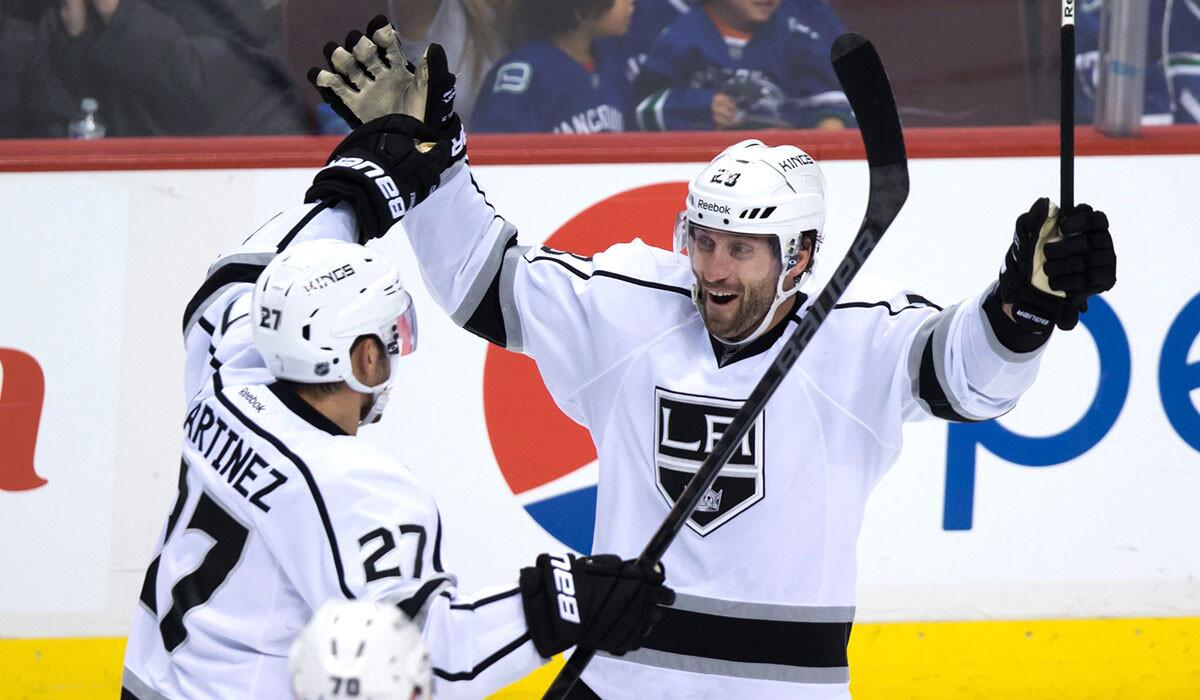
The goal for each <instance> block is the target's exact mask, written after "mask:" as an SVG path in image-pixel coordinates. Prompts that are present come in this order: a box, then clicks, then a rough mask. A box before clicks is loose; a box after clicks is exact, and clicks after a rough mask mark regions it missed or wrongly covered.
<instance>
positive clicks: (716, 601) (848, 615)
mask: <svg viewBox="0 0 1200 700" xmlns="http://www.w3.org/2000/svg"><path fill="white" fill-rule="evenodd" d="M670 607H672V608H675V609H676V610H686V611H688V612H697V613H705V614H708V615H721V616H723V617H737V618H742V619H747V620H776V621H779V622H854V606H853V605H835V606H829V607H822V606H810V605H777V604H773V603H746V602H742V601H738V600H721V599H720V598H703V597H701V596H697V595H687V594H686V593H676V594H675V602H674V603H673V604H672V605H671V606H670Z"/></svg>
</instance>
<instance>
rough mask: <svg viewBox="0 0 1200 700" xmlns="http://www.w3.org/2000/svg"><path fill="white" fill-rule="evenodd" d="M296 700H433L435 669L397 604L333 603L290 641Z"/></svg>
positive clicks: (415, 628)
mask: <svg viewBox="0 0 1200 700" xmlns="http://www.w3.org/2000/svg"><path fill="white" fill-rule="evenodd" d="M288 667H289V669H290V670H291V674H292V692H293V693H295V695H296V700H318V699H319V698H341V697H350V698H354V697H358V698H370V699H371V700H418V699H419V700H429V698H431V697H432V695H433V691H432V684H433V669H432V668H431V667H430V664H429V654H428V652H427V651H426V650H425V644H424V643H423V642H422V641H421V630H420V628H419V627H417V625H416V624H415V623H413V622H412V620H409V619H408V617H407V616H406V615H405V614H404V613H403V612H401V611H400V609H399V608H397V607H396V606H394V605H387V604H385V603H380V602H375V601H366V600H335V601H330V602H328V603H326V604H324V605H322V606H321V609H320V610H318V611H317V614H316V615H315V616H313V619H312V620H310V621H309V623H308V625H307V626H305V628H304V630H303V631H302V632H301V633H300V635H299V636H298V637H296V641H295V642H293V643H292V650H291V654H290V655H289V658H288Z"/></svg>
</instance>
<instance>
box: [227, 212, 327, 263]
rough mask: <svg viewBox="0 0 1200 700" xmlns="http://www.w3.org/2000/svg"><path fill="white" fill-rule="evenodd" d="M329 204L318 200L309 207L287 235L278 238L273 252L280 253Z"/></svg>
mask: <svg viewBox="0 0 1200 700" xmlns="http://www.w3.org/2000/svg"><path fill="white" fill-rule="evenodd" d="M330 206H332V203H331V202H328V201H325V202H320V203H319V204H317V206H315V207H313V208H312V209H309V210H308V213H307V214H305V215H304V216H303V217H301V219H300V221H298V222H296V225H295V226H293V227H292V230H291V231H288V232H287V235H285V236H284V237H283V238H281V239H280V240H279V245H277V246H275V252H276V253H282V252H283V249H284V248H286V247H288V245H289V244H290V243H291V242H292V240H293V239H295V238H296V235H297V234H299V233H300V232H301V231H303V230H304V227H305V226H307V225H308V222H310V221H312V220H313V219H315V218H317V214H320V213H321V212H323V211H325V210H326V209H328V208H329V207H330ZM246 240H249V239H246Z"/></svg>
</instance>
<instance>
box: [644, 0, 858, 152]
mask: <svg viewBox="0 0 1200 700" xmlns="http://www.w3.org/2000/svg"><path fill="white" fill-rule="evenodd" d="M843 31H844V30H843V27H842V22H841V20H840V19H839V18H838V16H837V14H836V13H835V12H834V11H833V9H832V8H831V7H830V6H829V5H828V3H826V2H825V0H784V2H783V3H782V4H781V5H780V7H779V9H778V10H776V11H775V13H774V14H773V15H771V18H770V19H768V20H767V21H766V22H764V23H762V24H761V25H759V26H758V27H757V28H756V29H755V30H754V33H753V34H752V35H751V37H750V38H749V40H748V41H746V42H745V44H744V45H739V44H734V43H729V42H726V40H725V37H724V36H722V34H721V32H720V30H719V29H718V28H717V26H716V25H715V24H714V23H713V21H712V20H711V19H710V18H709V16H708V13H706V12H705V11H704V7H703V6H698V7H696V8H695V9H693V10H691V11H690V12H688V13H687V14H685V15H683V16H681V17H679V18H678V19H676V20H675V21H674V22H672V23H671V24H670V25H669V26H668V27H667V29H666V30H665V31H664V32H663V33H662V35H661V36H659V38H658V41H657V42H655V44H654V46H653V47H652V48H651V49H650V52H649V54H647V56H646V61H645V65H643V66H642V70H641V73H640V75H639V76H638V82H637V87H636V90H635V92H636V95H637V106H636V118H637V123H638V128H640V129H645V130H666V129H713V128H715V125H714V123H713V117H712V100H713V96H714V95H716V94H717V93H724V94H727V95H729V96H730V97H732V98H733V99H734V101H735V102H736V103H737V106H738V110H739V113H740V114H739V116H740V121H739V126H740V127H741V128H763V127H785V128H786V127H797V128H807V127H812V126H816V125H817V123H818V122H820V121H821V120H822V119H824V118H826V117H837V118H839V119H842V120H843V121H844V122H846V123H852V122H853V113H852V112H851V110H850V104H849V102H847V100H846V96H845V94H843V93H842V90H841V86H840V85H839V84H838V81H837V77H836V76H835V75H834V73H833V68H832V66H831V64H830V60H829V52H830V48H831V47H832V45H833V42H834V40H835V39H837V37H838V36H840V35H841V34H842V32H843Z"/></svg>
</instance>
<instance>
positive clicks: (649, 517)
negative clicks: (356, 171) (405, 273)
mask: <svg viewBox="0 0 1200 700" xmlns="http://www.w3.org/2000/svg"><path fill="white" fill-rule="evenodd" d="M326 80H327V81H329V84H331V85H332V84H334V83H333V82H332V76H330V77H328V78H326ZM430 80H431V81H432V80H433V78H432V77H431V78H430ZM411 83H412V80H411V79H410V78H407V77H406V76H405V75H403V74H401V75H399V76H395V75H391V74H389V73H384V72H381V73H378V74H376V75H375V76H374V77H373V78H372V79H371V80H369V81H361V82H360V83H359V84H357V85H356V86H355V89H353V90H352V89H350V88H349V87H348V86H340V87H335V88H332V89H333V92H334V93H335V94H336V96H337V97H338V98H339V99H340V100H342V101H343V104H344V106H345V107H347V108H349V109H352V110H358V113H359V114H360V115H361V117H362V119H363V120H364V121H368V120H370V119H372V118H373V117H375V116H377V115H378V113H377V112H372V111H371V110H372V105H389V104H390V105H393V106H394V107H396V108H399V107H401V106H402V102H403V101H402V100H401V99H399V98H398V97H397V95H399V94H400V93H407V92H408V91H409V90H411ZM385 95H391V96H392V97H390V98H387V99H385V98H384V97H382V96H385ZM430 101H431V103H439V102H440V103H442V104H441V106H439V107H435V108H433V110H434V113H440V112H443V111H444V108H445V104H444V100H440V99H439V98H435V97H434V96H433V95H432V94H431V95H430ZM427 108H428V105H427ZM389 119H390V118H388V117H384V118H382V119H376V120H375V121H370V122H369V123H368V124H367V125H366V126H364V127H363V133H369V132H372V131H373V130H376V131H377V130H385V131H386V130H387V128H388V127H387V126H386V124H387V123H388V120H389ZM443 123H444V122H439V121H431V120H429V119H428V112H427V118H426V124H427V125H429V126H431V127H434V129H435V130H436V129H437V128H439V125H440V124H443ZM390 133H392V134H393V135H394V137H395V138H400V137H401V136H403V132H397V131H393V132H390ZM412 135H413V136H416V137H417V138H426V137H427V135H426V132H421V133H420V134H417V133H413V134H412ZM451 136H459V132H458V131H457V130H451V131H449V132H447V131H442V132H441V133H440V134H439V136H438V138H439V141H445V140H446V139H448V138H450V137H451ZM825 200H826V191H825V179H824V177H823V175H822V173H821V170H820V168H819V167H818V165H817V164H816V163H815V162H814V161H813V159H812V158H811V157H809V155H808V154H806V153H805V152H804V151H802V150H800V149H799V148H796V147H794V146H776V147H768V146H766V145H764V144H763V143H761V142H759V141H754V140H750V141H743V142H741V143H738V144H736V145H734V146H732V147H730V148H728V149H726V150H725V151H724V152H722V153H720V154H719V155H718V156H717V157H716V158H715V159H713V161H712V162H711V163H710V164H708V166H706V167H705V168H703V169H702V170H701V171H700V172H699V174H698V175H697V176H696V177H695V179H693V180H692V181H691V183H690V185H689V188H688V194H687V200H686V203H685V210H684V212H682V214H681V217H680V219H679V222H678V227H677V230H676V246H675V247H676V250H674V251H669V250H660V249H657V248H653V247H651V246H648V245H646V244H644V243H642V242H641V241H637V240H635V241H633V242H632V243H624V244H619V245H615V246H613V247H611V248H609V249H608V250H606V251H604V252H602V253H599V254H597V255H596V256H594V257H592V258H588V257H582V256H578V255H573V254H570V253H564V252H559V251H555V250H550V249H547V248H537V247H529V246H525V245H521V244H520V243H519V242H518V239H517V231H516V229H515V227H514V226H513V225H512V224H511V223H509V222H508V221H506V220H505V219H503V218H501V217H500V216H499V215H498V214H497V213H496V211H495V210H494V209H493V208H492V207H491V206H490V205H489V204H488V202H487V200H486V199H485V198H484V194H483V193H482V192H481V190H480V188H479V187H478V185H477V184H476V183H475V182H474V180H473V179H472V177H471V173H470V169H469V166H468V165H467V163H466V162H465V160H459V161H457V162H455V163H454V164H453V165H451V166H450V167H449V168H448V169H447V170H446V171H445V172H443V173H442V176H441V181H440V186H439V187H438V189H437V191H436V192H435V193H433V194H432V195H431V196H430V197H429V198H428V199H426V200H425V201H424V202H422V203H421V204H419V205H417V206H416V207H415V208H414V209H413V210H412V211H411V212H409V213H408V214H407V216H406V218H405V219H404V228H405V229H406V230H407V233H408V236H409V240H410V241H411V243H412V248H413V250H414V252H415V254H416V256H417V258H418V261H419V263H420V266H421V271H422V274H423V276H424V279H425V282H426V284H427V285H428V287H429V288H430V291H431V292H432V295H433V297H434V298H435V299H436V300H437V301H438V303H439V304H440V305H441V306H442V307H443V309H444V310H445V311H446V313H447V314H449V315H450V317H451V318H452V319H453V320H454V321H456V322H457V323H459V324H460V325H462V326H463V327H464V328H466V329H467V330H470V331H472V332H474V333H476V334H478V335H480V336H482V337H484V338H486V339H488V340H489V341H491V342H493V343H495V344H497V345H499V346H501V347H504V348H507V349H509V350H511V351H514V352H521V353H524V354H526V355H528V356H530V357H532V358H533V359H534V360H535V361H536V363H537V366H538V369H539V371H540V373H541V377H542V379H543V381H544V382H545V384H546V387H547V388H548V389H549V391H550V393H551V395H552V396H553V397H554V400H555V401H556V403H557V405H558V406H559V407H560V408H561V409H562V410H563V411H564V412H565V413H567V415H569V416H570V417H571V418H573V419H574V420H576V421H578V422H579V423H580V424H582V425H584V426H586V427H587V428H588V430H589V431H590V432H591V436H592V439H593V441H594V443H595V445H596V449H597V452H598V453H599V465H600V468H599V472H600V473H599V489H598V495H597V506H596V534H595V541H594V547H595V548H596V549H597V550H601V551H616V552H621V553H624V554H627V555H628V554H632V553H634V552H637V551H639V550H641V548H642V547H643V545H644V544H645V543H646V540H647V538H648V537H649V536H650V533H652V532H653V531H654V530H655V529H656V528H657V527H658V525H659V524H660V523H661V521H662V520H663V518H664V516H665V515H666V513H667V512H668V510H669V509H670V506H671V505H672V503H673V502H674V499H675V498H676V497H678V495H679V494H680V493H681V491H682V490H683V488H684V485H685V484H686V483H687V481H688V480H689V479H690V478H691V476H692V475H693V474H694V473H695V471H696V470H697V468H698V467H699V465H700V463H701V462H702V460H703V459H704V457H705V456H706V455H707V454H708V452H709V451H710V450H711V449H712V447H713V445H714V444H715V443H716V442H717V440H718V439H719V437H720V435H721V431H722V428H723V427H724V426H725V425H728V423H729V422H730V419H731V416H732V415H733V413H734V412H735V411H736V410H737V408H738V407H739V406H740V405H742V403H743V402H744V400H745V398H746V397H747V396H748V395H749V393H750V391H751V389H752V387H753V386H754V385H755V384H756V383H757V381H758V380H759V379H760V378H761V377H762V376H763V373H764V371H765V370H766V368H767V366H768V365H769V364H770V363H771V362H772V361H773V360H774V359H775V357H776V355H777V354H778V353H779V351H780V348H781V347H782V346H783V344H784V342H783V340H782V338H783V336H784V334H785V333H787V332H788V331H789V330H790V329H792V328H793V326H794V324H795V323H797V321H798V319H800V318H802V317H803V316H804V314H805V313H807V311H808V309H809V308H810V307H811V304H812V299H811V298H809V297H808V296H807V295H806V294H805V292H804V289H803V287H804V282H805V280H806V278H807V277H808V275H809V273H810V272H811V270H812V265H813V261H814V259H815V257H816V255H817V254H818V249H819V245H820V242H821V239H822V235H823V229H824V225H825ZM1060 231H1061V232H1063V233H1066V234H1068V236H1067V238H1065V239H1061V240H1060V239H1059V233H1060ZM1115 263H1116V259H1115V254H1114V252H1113V248H1112V240H1111V237H1110V236H1109V232H1108V222H1107V220H1106V218H1105V216H1104V215H1103V214H1102V213H1100V212H1096V211H1093V210H1092V209H1091V208H1090V207H1088V206H1086V205H1080V206H1079V207H1076V208H1075V209H1073V210H1072V211H1071V212H1068V213H1067V214H1065V215H1060V214H1059V212H1058V211H1057V210H1056V208H1055V207H1054V206H1053V205H1052V204H1050V202H1049V201H1048V200H1046V199H1040V200H1038V201H1037V202H1036V203H1035V204H1034V205H1033V207H1032V208H1031V209H1030V210H1029V212H1027V213H1025V214H1022V215H1021V216H1020V217H1019V218H1018V219H1017V224H1016V234H1015V236H1014V239H1013V243H1012V245H1011V247H1010V248H1009V251H1008V254H1007V257H1006V258H1005V260H1004V264H1003V267H1002V269H1001V272H1000V275H999V279H998V280H996V281H994V282H992V283H991V284H987V285H985V284H983V283H982V282H981V285H980V286H981V288H982V289H980V290H979V291H978V292H977V293H976V294H975V295H974V296H972V297H970V298H968V299H966V300H964V301H962V302H961V303H958V304H955V305H953V306H950V307H948V308H945V309H943V308H941V307H938V306H937V305H935V304H933V303H932V302H930V301H928V300H926V299H925V298H924V297H922V296H920V295H917V294H913V293H906V292H903V291H899V290H896V291H892V292H890V293H886V294H871V295H869V296H868V295H866V294H865V293H864V294H862V295H860V296H859V297H858V298H854V297H851V298H850V299H849V300H847V301H846V302H844V303H841V304H838V305H837V307H836V308H835V310H834V311H833V312H832V313H831V314H830V315H829V317H828V318H827V319H826V321H825V324H824V326H823V327H822V328H821V330H820V332H819V333H817V334H816V335H815V336H814V338H813V340H812V342H811V344H810V345H809V346H808V348H807V349H806V350H805V352H804V354H803V355H801V357H800V358H799V361H798V363H797V364H796V366H795V367H794V368H793V370H792V371H791V372H790V374H788V375H787V377H786V378H785V379H784V381H783V384H782V385H781V386H780V388H779V390H778V391H777V392H776V393H775V394H774V396H773V398H772V399H771V401H770V402H769V403H768V405H767V407H766V410H765V412H764V413H763V414H762V415H761V416H760V417H759V419H758V420H757V421H756V423H755V424H754V425H753V426H752V428H751V429H750V432H749V433H748V435H747V437H746V439H745V441H744V443H743V445H742V447H741V449H740V450H739V451H738V452H736V453H735V455H734V457H733V459H732V460H731V461H730V463H729V464H728V465H727V466H726V467H725V468H724V469H723V470H722V472H721V475H720V476H719V478H718V479H717V481H716V483H715V484H714V486H713V488H712V489H711V490H710V491H709V492H708V493H707V494H706V495H705V498H704V500H703V501H702V503H701V506H700V507H699V508H698V509H697V510H696V511H695V512H694V513H693V515H692V516H691V518H690V519H689V521H688V523H687V525H688V527H687V528H685V529H684V530H683V532H682V533H680V535H679V537H678V538H677V539H676V540H675V542H674V544H673V545H672V546H671V548H670V549H669V550H668V552H667V554H666V557H665V559H664V563H665V564H666V568H667V570H668V571H670V572H671V580H672V585H673V586H674V587H675V588H676V590H677V591H678V596H677V598H676V600H675V602H674V604H673V605H670V606H669V607H667V608H666V609H665V610H664V612H663V616H662V619H661V621H660V622H659V623H657V624H656V625H655V627H654V629H653V630H652V632H651V633H650V635H649V637H647V639H646V641H645V644H644V645H643V647H642V649H640V650H637V651H633V652H630V653H628V654H625V655H624V656H620V657H618V656H614V655H611V654H606V653H603V651H602V652H601V653H600V654H599V655H597V657H596V658H595V660H594V661H593V662H592V664H591V665H590V666H588V668H587V670H586V671H585V672H584V674H583V677H582V683H579V684H576V686H575V689H574V691H573V694H572V696H571V697H577V698H589V697H597V696H598V697H601V698H627V697H637V698H664V699H665V698H681V697H688V698H783V697H786V698H847V697H849V688H848V680H849V669H848V668H847V657H846V646H847V642H848V640H849V636H850V629H851V624H852V622H853V619H854V609H855V608H854V606H855V574H856V566H855V546H856V541H857V537H858V533H859V528H860V526H861V522H862V517H863V512H864V507H865V505H866V499H867V496H868V494H869V493H870V492H871V489H872V487H873V486H874V485H875V483H876V482H877V481H878V480H879V478H880V477H881V476H882V475H883V474H884V472H886V471H887V469H888V468H889V467H890V466H891V465H892V464H893V463H894V462H895V461H896V458H897V456H898V455H899V453H900V449H901V442H902V433H901V427H902V425H903V423H904V422H905V421H911V420H919V419H922V418H929V417H938V418H943V419H947V420H956V421H967V420H984V419H988V418H992V417H995V416H999V415H1001V414H1003V413H1005V412H1006V411H1009V410H1010V409H1012V408H1013V406H1014V405H1015V404H1016V401H1017V399H1018V397H1019V396H1020V395H1021V393H1022V392H1023V391H1025V389H1026V388H1027V387H1029V386H1030V384H1031V383H1032V382H1033V380H1034V377H1035V375H1036V373H1037V367H1038V361H1039V357H1040V355H1041V353H1042V350H1043V348H1044V345H1045V343H1046V341H1047V340H1048V339H1049V337H1050V335H1051V333H1052V329H1053V328H1054V327H1055V326H1057V327H1058V328H1061V329H1063V330H1070V329H1071V328H1073V327H1074V326H1075V325H1076V323H1077V320H1078V314H1079V312H1080V311H1082V310H1084V307H1085V305H1086V301H1087V298H1088V296H1089V295H1092V294H1096V293H1098V292H1101V291H1104V290H1107V289H1109V288H1110V287H1111V286H1112V284H1113V283H1114V281H1115V271H1116V267H1115Z"/></svg>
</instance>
